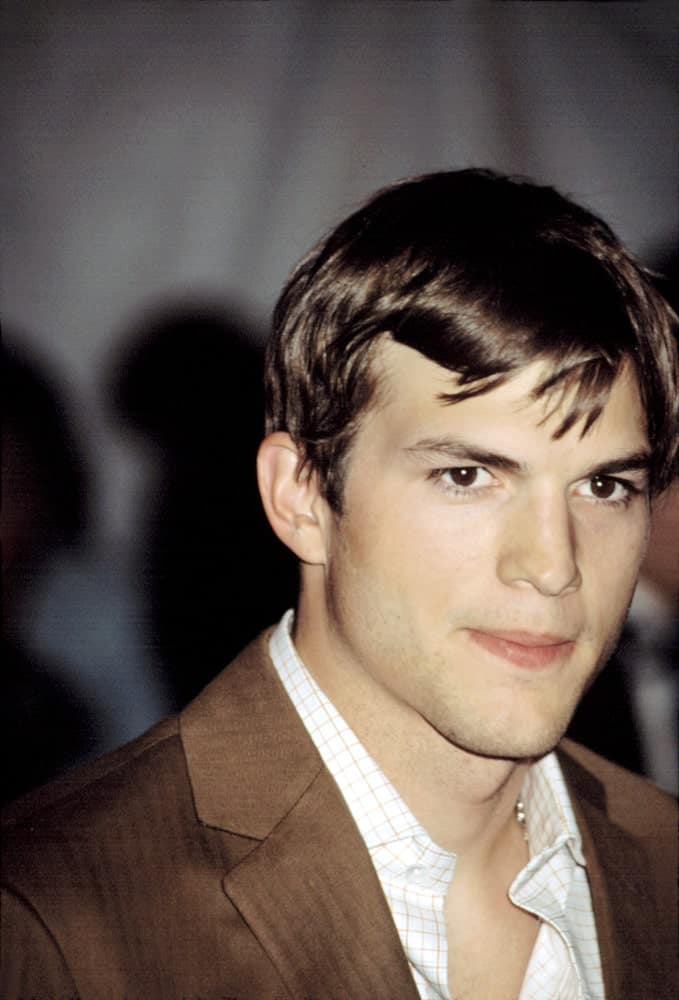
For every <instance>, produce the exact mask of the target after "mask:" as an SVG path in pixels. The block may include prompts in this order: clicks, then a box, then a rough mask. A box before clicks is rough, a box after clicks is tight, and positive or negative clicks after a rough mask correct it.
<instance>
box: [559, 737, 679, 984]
mask: <svg viewBox="0 0 679 1000" xmlns="http://www.w3.org/2000/svg"><path fill="white" fill-rule="evenodd" d="M574 749H576V748H574V747H573V745H572V744H570V742H569V741H568V740H565V741H564V743H563V745H562V747H561V748H560V750H559V759H560V762H561V765H562V768H563V772H564V776H565V778H566V782H567V784H568V785H569V788H570V791H571V799H572V802H573V806H574V811H575V815H576V818H577V822H578V826H579V829H580V833H581V836H582V847H583V854H584V856H585V859H586V862H587V873H588V878H589V883H590V890H591V894H592V906H593V910H594V919H595V923H596V928H597V937H598V941H599V951H600V955H601V965H602V970H603V976H604V986H605V990H606V998H607V1000H616V998H619V1000H623V998H624V1000H633V998H638V1000H641V998H646V997H660V996H663V995H664V993H663V990H664V988H665V985H664V984H663V983H661V982H659V981H658V975H657V972H656V971H655V970H656V969H657V957H656V956H655V955H654V948H653V927H654V925H655V923H656V920H657V916H656V914H655V911H654V908H653V904H652V902H650V901H649V900H650V896H651V894H650V893H649V885H650V884H651V881H652V878H651V872H650V870H649V863H648V858H647V857H646V854H645V852H644V849H643V847H642V846H641V844H640V843H639V841H638V840H636V839H635V838H633V837H632V836H631V835H630V834H629V833H628V832H627V831H626V830H624V829H623V828H622V827H621V826H620V825H619V824H617V823H616V822H614V821H613V820H612V819H611V817H610V816H609V813H608V804H607V800H606V790H605V788H604V786H603V784H602V783H601V782H600V781H599V780H598V779H597V778H596V777H595V776H594V775H593V774H592V773H591V772H590V771H588V770H586V768H584V767H583V766H582V765H581V764H580V763H578V761H576V760H575V759H574V757H573V756H572V755H571V753H570V752H569V750H574Z"/></svg>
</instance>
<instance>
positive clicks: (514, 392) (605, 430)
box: [365, 341, 648, 454]
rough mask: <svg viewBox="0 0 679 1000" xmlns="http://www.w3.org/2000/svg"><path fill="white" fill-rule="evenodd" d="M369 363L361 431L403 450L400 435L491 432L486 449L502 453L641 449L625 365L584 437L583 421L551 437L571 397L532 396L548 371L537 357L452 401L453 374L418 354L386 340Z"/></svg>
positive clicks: (640, 423) (642, 430)
mask: <svg viewBox="0 0 679 1000" xmlns="http://www.w3.org/2000/svg"><path fill="white" fill-rule="evenodd" d="M375 362H376V370H377V371H378V373H379V393H378V403H377V406H376V407H375V409H374V411H373V412H372V413H371V414H369V415H368V418H367V420H366V424H365V433H366V435H368V434H370V433H376V434H379V433H380V432H382V433H385V432H386V433H387V434H388V435H389V437H390V438H392V439H393V442H394V443H395V442H396V439H397V438H398V439H399V440H400V441H401V443H402V444H403V446H404V447H408V446H409V445H411V444H412V441H410V440H408V442H406V440H405V439H411V438H413V437H418V436H422V435H424V436H425V437H426V436H427V435H433V436H436V435H437V434H438V435H445V434H449V433H455V434H456V435H462V436H463V437H470V438H473V439H474V440H475V443H477V444H482V443H483V441H482V440H479V439H480V438H481V439H482V438H483V436H484V435H488V434H492V437H493V447H494V448H497V447H499V446H505V447H506V449H507V453H508V454H509V453H511V451H513V450H516V448H517V447H521V446H525V447H528V446H529V445H541V446H544V445H545V444H549V446H550V447H551V448H556V449H560V448H562V449H563V448H565V449H566V450H567V451H568V452H571V453H573V452H577V451H579V452H583V453H584V452H592V451H596V452H597V454H598V453H599V452H601V451H602V450H603V451H606V450H608V451H615V452H619V451H620V450H621V449H624V450H625V451H628V450H630V449H633V450H640V449H643V448H647V447H648V438H647V433H646V418H645V413H644V409H643V406H642V403H641V399H640V395H639V391H638V386H637V382H636V377H635V375H634V373H633V372H632V370H631V369H630V368H628V367H624V368H623V369H621V372H620V374H619V375H618V377H617V378H616V380H615V382H614V383H613V386H612V388H611V391H610V395H609V398H608V401H607V404H606V406H605V407H604V410H603V412H602V414H601V415H600V417H599V418H598V420H596V421H595V422H594V424H593V425H592V427H591V428H590V429H589V430H588V432H587V433H586V434H584V435H583V433H582V430H583V426H582V423H579V424H577V423H576V424H575V425H574V426H573V427H572V428H571V429H570V430H569V431H568V432H567V433H566V434H565V435H564V436H563V438H560V439H558V440H555V434H556V431H557V430H558V428H559V427H560V425H561V423H562V421H563V418H564V416H565V414H566V412H567V410H568V406H569V403H570V397H568V396H567V397H566V398H562V397H561V396H560V395H559V394H558V392H557V393H555V394H551V395H549V394H545V395H543V396H541V397H538V398H535V396H534V395H533V393H534V390H535V388H536V386H538V385H539V384H540V383H541V382H542V381H543V380H544V379H545V377H546V376H547V375H548V374H549V371H550V370H549V367H548V365H547V364H546V363H545V362H542V361H536V362H534V363H532V364H530V365H528V366H526V367H525V368H523V369H521V370H520V371H519V372H518V373H517V374H516V375H513V376H512V377H510V378H508V379H507V380H506V381H505V382H504V383H503V384H501V385H499V386H497V387H496V388H494V389H490V390H489V391H487V392H484V393H481V394H479V395H477V396H473V397H470V398H468V399H464V400H461V401H459V402H456V403H450V402H446V401H445V400H444V399H442V398H441V396H442V395H443V394H448V393H451V392H454V391H455V390H456V389H457V388H459V380H458V378H457V376H456V375H455V374H454V373H453V372H450V371H448V370H447V369H445V368H443V367H441V366H440V365H437V364H435V363H434V362H432V361H430V360H428V359H427V358H425V357H424V356H423V355H421V354H420V353H419V352H418V351H415V350H412V349H411V348H409V347H405V346H403V345H401V344H397V343H395V342H393V341H385V342H384V343H383V344H382V345H380V348H379V351H378V353H377V355H376V359H375Z"/></svg>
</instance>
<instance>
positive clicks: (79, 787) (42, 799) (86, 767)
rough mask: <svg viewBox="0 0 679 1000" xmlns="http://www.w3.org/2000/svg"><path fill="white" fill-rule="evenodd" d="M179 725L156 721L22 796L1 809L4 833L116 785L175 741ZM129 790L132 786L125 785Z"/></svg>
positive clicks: (175, 719)
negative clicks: (139, 733) (108, 750)
mask: <svg viewBox="0 0 679 1000" xmlns="http://www.w3.org/2000/svg"><path fill="white" fill-rule="evenodd" d="M178 732H179V724H178V720H177V718H176V717H170V718H167V719H164V720H163V721H162V722H159V723H158V724H157V725H155V726H154V727H153V728H152V729H150V730H148V732H146V733H144V734H143V735H141V736H139V737H138V738H137V739H135V740H132V741H131V742H130V743H127V744H125V745H124V746H122V747H119V748H118V749H117V750H113V751H111V752H110V753H108V754H105V755H104V756H102V757H99V758H97V759H96V760H93V761H89V762H88V763H86V764H82V765H81V766H79V767H75V768H74V769H73V770H71V771H68V772H66V773H65V774H64V775H62V776H60V777H59V778H56V779H55V780H53V781H51V782H49V783H48V784H46V785H43V786H41V787H39V788H36V789H34V790H33V791H30V792H28V793H26V794H25V795H22V796H21V798H19V799H17V800H16V801H15V802H11V803H9V805H6V806H4V807H3V809H2V826H3V827H4V828H5V832H7V833H8V832H9V830H10V829H11V828H12V827H13V826H16V825H21V824H24V823H31V824H33V823H35V822H36V821H38V817H40V816H41V815H42V816H45V817H47V816H48V815H49V814H50V812H52V811H54V812H59V811H60V810H61V808H65V807H67V806H68V804H69V803H75V802H86V801H87V799H88V797H89V795H90V794H91V793H92V794H95V793H96V790H97V789H99V788H101V787H102V785H103V786H104V787H105V786H106V785H107V783H115V782H116V779H118V780H119V779H120V777H121V776H124V775H126V774H128V773H131V771H134V769H135V767H136V766H142V765H143V761H144V759H145V758H146V757H147V755H148V754H149V753H151V752H154V751H155V752H157V751H158V750H159V749H160V748H162V747H163V745H164V744H166V743H168V741H169V742H171V741H172V740H173V739H175V738H177V736H178ZM127 784H128V785H129V786H130V787H131V783H127Z"/></svg>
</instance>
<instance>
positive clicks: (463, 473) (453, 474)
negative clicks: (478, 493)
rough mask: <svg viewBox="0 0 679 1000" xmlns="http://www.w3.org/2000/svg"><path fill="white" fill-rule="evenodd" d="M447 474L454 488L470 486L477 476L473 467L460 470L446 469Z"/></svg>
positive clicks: (477, 473) (477, 471)
mask: <svg viewBox="0 0 679 1000" xmlns="http://www.w3.org/2000/svg"><path fill="white" fill-rule="evenodd" d="M448 474H449V475H450V478H451V480H452V482H454V483H455V485H456V486H472V485H473V484H474V483H475V482H476V480H477V478H478V475H479V470H478V469H477V468H476V467H475V466H473V465H472V466H469V467H468V468H462V469H448Z"/></svg>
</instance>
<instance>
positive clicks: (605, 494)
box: [578, 474, 640, 503]
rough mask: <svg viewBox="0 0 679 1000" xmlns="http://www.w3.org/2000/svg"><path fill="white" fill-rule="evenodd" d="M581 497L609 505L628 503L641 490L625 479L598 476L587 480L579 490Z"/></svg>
mask: <svg viewBox="0 0 679 1000" xmlns="http://www.w3.org/2000/svg"><path fill="white" fill-rule="evenodd" d="M578 492H579V493H580V495H581V496H585V497H589V498H591V499H593V500H602V501H604V502H608V503H628V502H629V500H630V499H631V498H632V496H633V495H634V494H636V493H639V492H640V490H639V489H638V488H637V487H636V486H635V485H634V484H633V483H630V482H627V481H626V480H624V479H617V478H615V477H614V476H606V475H600V474H597V475H596V476H592V477H591V478H590V479H586V480H585V481H584V483H582V484H581V486H580V487H579V489H578Z"/></svg>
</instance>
